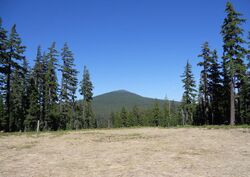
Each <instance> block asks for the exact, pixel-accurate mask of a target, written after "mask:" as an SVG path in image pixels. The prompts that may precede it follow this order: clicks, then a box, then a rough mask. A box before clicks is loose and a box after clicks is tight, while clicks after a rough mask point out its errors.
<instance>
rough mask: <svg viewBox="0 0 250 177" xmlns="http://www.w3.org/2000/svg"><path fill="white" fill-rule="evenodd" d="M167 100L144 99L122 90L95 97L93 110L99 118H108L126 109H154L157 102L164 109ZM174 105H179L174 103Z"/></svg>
mask: <svg viewBox="0 0 250 177" xmlns="http://www.w3.org/2000/svg"><path fill="white" fill-rule="evenodd" d="M166 101H167V100H163V99H156V98H149V97H144V96H141V95H139V94H136V93H133V92H130V91H128V90H124V89H120V90H114V91H110V92H107V93H103V94H100V95H97V96H95V97H93V104H92V105H93V110H94V112H95V115H96V116H97V117H102V118H108V117H109V116H110V114H111V112H117V111H120V110H121V109H122V107H125V108H126V109H128V110H132V108H133V107H134V106H135V105H136V106H138V107H139V108H140V109H149V108H152V106H153V104H154V103H155V102H158V103H159V104H160V106H161V107H162V106H163V104H164V103H166ZM174 103H177V104H178V103H179V102H176V101H174Z"/></svg>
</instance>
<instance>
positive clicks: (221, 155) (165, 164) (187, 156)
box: [0, 126, 250, 177]
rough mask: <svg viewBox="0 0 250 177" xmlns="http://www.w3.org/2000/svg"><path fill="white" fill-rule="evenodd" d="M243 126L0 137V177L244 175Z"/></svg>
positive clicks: (249, 152)
mask: <svg viewBox="0 0 250 177" xmlns="http://www.w3.org/2000/svg"><path fill="white" fill-rule="evenodd" d="M214 127H215V128H214ZM219 128H220V129H219ZM242 128H243V129H242ZM248 128H249V127H246V126H243V127H242V126H240V127H239V126H236V127H231V126H229V127H225V126H208V128H207V127H205V126H202V127H198V128H197V127H195V128H193V127H191V126H188V127H185V128H184V127H175V128H156V127H155V128H152V127H151V128H149V127H148V128H142V127H140V128H134V127H132V128H120V129H95V130H78V131H58V132H41V133H39V134H36V133H35V132H29V133H14V134H13V133H10V134H9V135H11V136H5V137H4V138H0V176H6V177H8V176H28V177H29V176H32V177H45V176H89V177H92V176H138V177H140V176H142V177H143V176H173V177H175V176H182V177H192V176H221V177H223V176H225V177H231V176H232V177H234V176H249V174H250V169H249V166H250V149H249V145H250V139H249V134H246V132H249V133H250V131H249V129H248ZM20 134H21V135H24V136H20ZM12 135H13V136H12ZM16 135H17V136H16ZM211 162H213V163H211ZM17 174H18V175H17Z"/></svg>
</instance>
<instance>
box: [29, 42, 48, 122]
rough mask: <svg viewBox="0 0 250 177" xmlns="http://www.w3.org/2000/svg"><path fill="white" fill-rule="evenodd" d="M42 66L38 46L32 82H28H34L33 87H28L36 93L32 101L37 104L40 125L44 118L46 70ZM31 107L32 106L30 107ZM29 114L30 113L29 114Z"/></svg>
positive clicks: (41, 56)
mask: <svg viewBox="0 0 250 177" xmlns="http://www.w3.org/2000/svg"><path fill="white" fill-rule="evenodd" d="M44 64H45V63H43V55H42V52H41V46H38V48H37V54H36V59H35V64H34V67H33V68H32V71H31V78H32V80H30V84H31V83H32V84H33V82H34V85H32V86H30V87H35V88H36V91H37V93H38V96H33V98H34V99H38V100H32V101H33V102H34V103H38V104H39V110H38V115H39V119H38V120H40V123H41V124H42V123H43V121H44V117H43V105H44V104H43V100H44V99H43V97H44V91H45V90H44V82H45V81H44V80H45V79H44V78H45V77H44V76H45V71H46V69H45V68H44ZM31 106H32V105H31ZM29 114H30V113H29Z"/></svg>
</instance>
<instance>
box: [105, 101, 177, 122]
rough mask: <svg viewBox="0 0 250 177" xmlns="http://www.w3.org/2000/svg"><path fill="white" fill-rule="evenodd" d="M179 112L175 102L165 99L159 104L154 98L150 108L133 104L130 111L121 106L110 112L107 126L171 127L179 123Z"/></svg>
mask: <svg viewBox="0 0 250 177" xmlns="http://www.w3.org/2000/svg"><path fill="white" fill-rule="evenodd" d="M179 112H180V111H179V107H178V105H176V103H175V102H171V101H169V100H166V101H165V103H164V104H163V105H162V106H161V105H160V104H159V103H158V102H157V100H156V101H155V103H154V105H153V106H152V108H150V109H142V108H140V107H138V106H136V105H135V106H134V107H133V108H132V110H130V111H129V110H127V109H126V108H125V107H123V108H122V109H121V110H120V111H118V112H112V113H111V115H110V119H109V120H110V122H109V124H108V127H133V126H161V127H170V126H171V127H172V126H176V125H180V124H181V119H180V115H179Z"/></svg>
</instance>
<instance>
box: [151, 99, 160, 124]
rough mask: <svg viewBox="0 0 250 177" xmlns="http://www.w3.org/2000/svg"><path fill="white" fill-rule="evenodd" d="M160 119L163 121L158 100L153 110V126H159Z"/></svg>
mask: <svg viewBox="0 0 250 177" xmlns="http://www.w3.org/2000/svg"><path fill="white" fill-rule="evenodd" d="M160 119H161V111H160V107H159V103H158V101H157V100H156V101H155V103H154V106H153V110H152V124H153V126H159V125H160Z"/></svg>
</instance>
